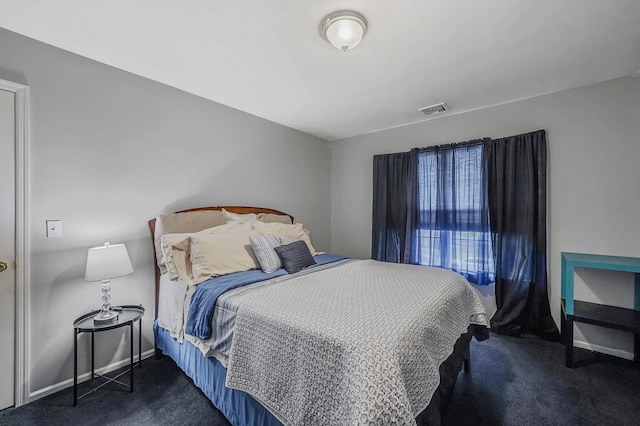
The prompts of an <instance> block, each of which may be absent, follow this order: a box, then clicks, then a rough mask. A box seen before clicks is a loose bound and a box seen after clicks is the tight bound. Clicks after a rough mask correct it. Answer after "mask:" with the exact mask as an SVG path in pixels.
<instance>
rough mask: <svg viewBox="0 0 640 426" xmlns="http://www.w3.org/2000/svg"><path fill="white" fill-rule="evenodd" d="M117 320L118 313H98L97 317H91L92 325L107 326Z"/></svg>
mask: <svg viewBox="0 0 640 426" xmlns="http://www.w3.org/2000/svg"><path fill="white" fill-rule="evenodd" d="M117 319H118V312H116V311H111V310H109V311H100V312H99V313H98V315H96V316H95V317H93V323H94V324H107V323H110V322H113V321H115V320H117Z"/></svg>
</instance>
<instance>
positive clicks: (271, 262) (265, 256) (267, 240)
mask: <svg viewBox="0 0 640 426" xmlns="http://www.w3.org/2000/svg"><path fill="white" fill-rule="evenodd" d="M249 241H250V242H251V247H252V248H253V253H254V254H255V255H256V258H257V259H258V263H260V268H261V269H262V271H263V272H266V273H267V274H270V273H272V272H275V271H277V270H278V269H280V268H282V262H281V261H280V258H279V257H278V254H277V253H276V251H275V250H274V249H275V248H276V247H278V246H279V245H280V239H279V238H278V237H276V236H275V235H271V234H269V235H250V236H249Z"/></svg>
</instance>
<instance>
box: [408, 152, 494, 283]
mask: <svg viewBox="0 0 640 426" xmlns="http://www.w3.org/2000/svg"><path fill="white" fill-rule="evenodd" d="M416 151H417V152H418V154H417V156H418V175H417V179H418V208H419V210H418V216H419V220H418V226H417V227H416V228H415V230H414V233H413V234H414V238H415V239H416V241H415V243H414V250H413V251H412V258H411V260H412V263H416V264H420V265H428V266H438V267H441V268H446V269H451V270H453V271H456V272H459V273H460V274H462V275H463V276H464V277H465V278H467V279H468V280H469V281H470V282H472V283H474V284H479V285H487V284H490V283H492V282H493V281H494V274H493V269H494V268H493V252H492V250H491V232H490V230H489V206H488V204H487V191H486V186H487V173H486V167H485V165H486V161H485V158H484V147H483V143H482V141H480V140H478V141H471V142H466V143H460V144H456V145H446V146H437V147H430V148H423V149H420V150H416Z"/></svg>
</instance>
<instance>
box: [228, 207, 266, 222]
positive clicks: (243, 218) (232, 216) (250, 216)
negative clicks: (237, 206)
mask: <svg viewBox="0 0 640 426" xmlns="http://www.w3.org/2000/svg"><path fill="white" fill-rule="evenodd" d="M222 214H223V215H224V217H225V219H227V223H229V222H255V221H256V220H258V215H257V214H255V213H247V214H239V213H231V212H228V211H226V210H225V209H222Z"/></svg>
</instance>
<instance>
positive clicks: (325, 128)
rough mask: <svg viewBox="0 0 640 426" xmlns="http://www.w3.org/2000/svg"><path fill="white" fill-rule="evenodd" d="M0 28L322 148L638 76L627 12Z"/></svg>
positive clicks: (163, 10)
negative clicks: (348, 29)
mask: <svg viewBox="0 0 640 426" xmlns="http://www.w3.org/2000/svg"><path fill="white" fill-rule="evenodd" d="M339 9H353V10H357V11H358V12H360V13H362V14H363V15H364V16H365V17H366V19H367V20H368V22H369V30H368V32H367V34H366V36H365V38H364V40H363V41H362V43H361V44H360V45H359V46H358V47H357V48H356V49H354V50H352V51H349V52H341V51H339V50H337V49H335V48H334V47H332V46H331V45H329V44H328V43H327V42H326V41H325V40H323V38H322V37H321V36H320V33H319V29H318V27H319V24H320V21H321V20H322V18H323V17H324V16H325V15H327V14H328V13H330V12H333V11H335V10H339ZM0 27H4V28H6V29H9V30H11V31H14V32H17V33H20V34H23V35H26V36H28V37H31V38H34V39H36V40H40V41H43V42H45V43H48V44H51V45H54V46H57V47H60V48H62V49H65V50H68V51H71V52H74V53H77V54H80V55H83V56H86V57H88V58H91V59H95V60H97V61H100V62H103V63H106V64H109V65H112V66H114V67H117V68H121V69H123V70H127V71H130V72H132V73H135V74H138V75H141V76H144V77H147V78H150V79H153V80H156V81H159V82H162V83H165V84H168V85H170V86H173V87H177V88H179V89H182V90H185V91H187V92H190V93H193V94H196V95H199V96H202V97H205V98H208V99H211V100H213V101H216V102H219V103H222V104H225V105H228V106H231V107H233V108H237V109H239V110H242V111H246V112H248V113H250V114H254V115H256V116H259V117H263V118H265V119H268V120H271V121H274V122H276V123H280V124H283V125H286V126H289V127H292V128H295V129H298V130H301V131H303V132H307V133H310V134H313V135H316V136H319V137H321V138H323V139H327V140H336V139H342V138H346V137H350V136H355V135H359V134H364V133H370V132H374V131H376V130H381V129H385V128H390V127H396V126H402V125H405V124H409V123H415V122H418V121H423V120H425V119H426V117H425V116H424V115H422V113H420V112H418V111H417V109H418V108H420V107H424V106H427V105H431V104H435V103H438V102H442V101H444V102H446V103H447V104H448V106H449V107H450V108H451V112H450V114H455V113H460V112H464V111H469V110H473V109H478V108H483V107H486V106H490V105H496V104H501V103H505V102H510V101H513V100H516V99H522V98H528V97H532V96H537V95H540V94H544V93H550V92H556V91H560V90H564V89H568V88H572V87H578V86H583V85H587V84H592V83H596V82H599V81H604V80H609V79H613V78H618V77H622V76H627V75H630V74H633V73H635V72H637V71H639V70H640V1H638V0H484V1H477V0H393V1H392V0H342V1H340V0H324V1H320V0H182V1H177V0H109V1H104V0H102V1H96V0H57V1H51V0H0ZM0 60H1V59H0Z"/></svg>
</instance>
